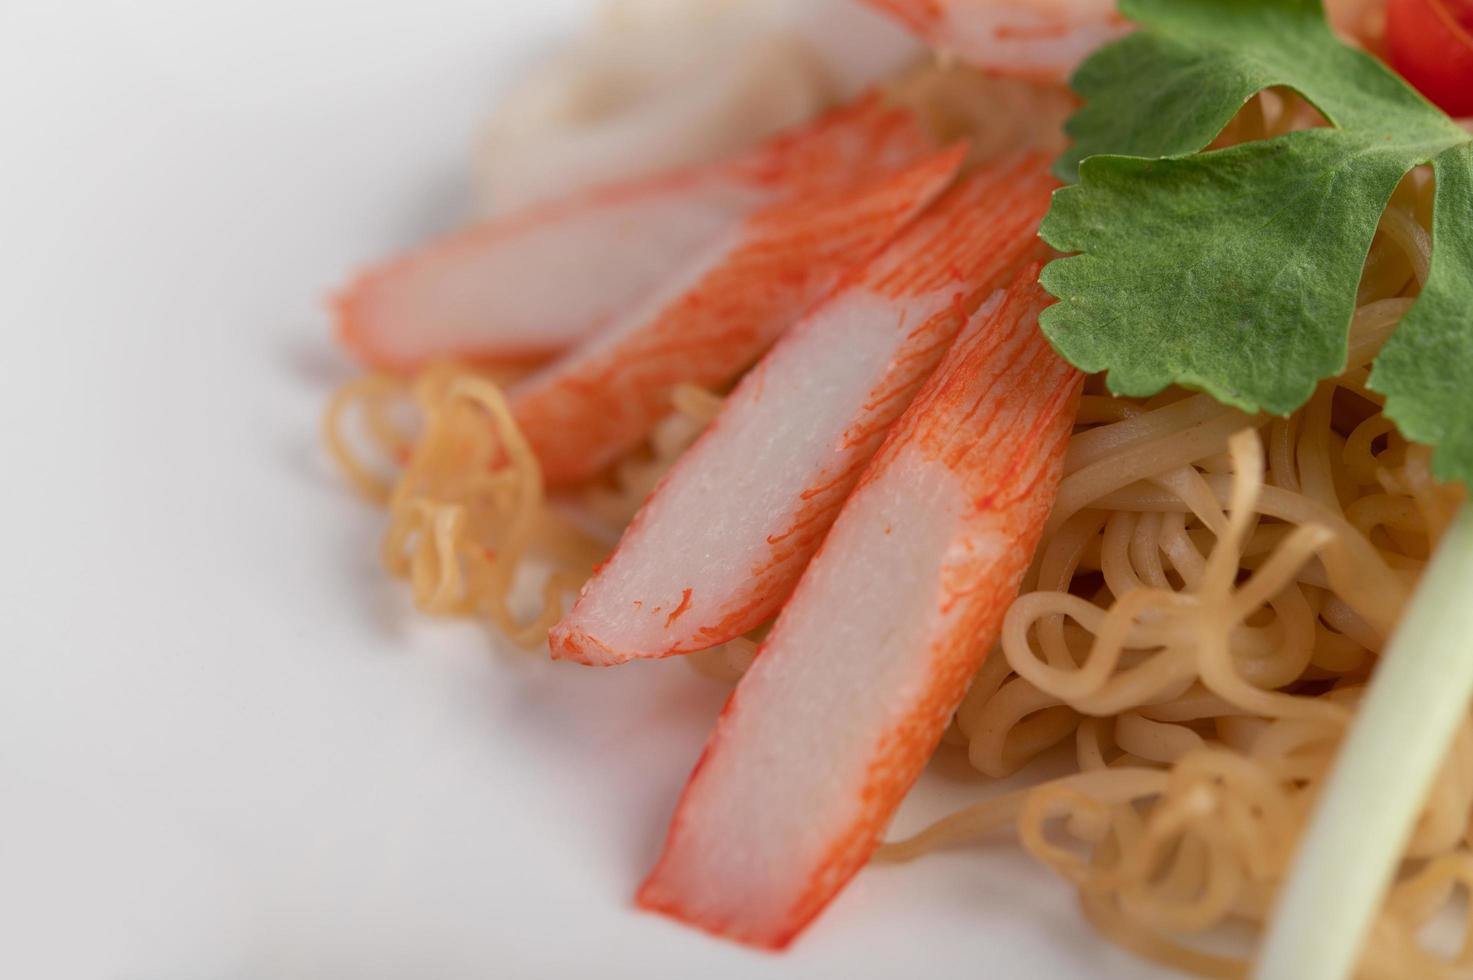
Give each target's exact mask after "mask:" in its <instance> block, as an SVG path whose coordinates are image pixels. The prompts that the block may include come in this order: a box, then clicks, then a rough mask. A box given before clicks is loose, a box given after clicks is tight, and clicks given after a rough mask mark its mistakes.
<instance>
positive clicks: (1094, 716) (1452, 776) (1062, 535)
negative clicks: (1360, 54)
mask: <svg viewBox="0 0 1473 980" xmlns="http://www.w3.org/2000/svg"><path fill="white" fill-rule="evenodd" d="M1428 183H1429V182H1428V181H1427V180H1426V179H1425V176H1423V175H1417V176H1415V177H1414V179H1409V181H1408V182H1407V183H1406V184H1405V185H1404V186H1403V188H1402V189H1400V190H1399V191H1398V193H1397V196H1396V197H1395V198H1394V199H1393V202H1392V205H1391V207H1390V208H1389V209H1388V211H1387V213H1386V216H1385V218H1384V219H1383V221H1382V223H1381V227H1380V234H1379V235H1378V236H1377V239H1376V241H1375V244H1374V246H1373V248H1372V251H1371V254H1370V256H1369V258H1368V260H1367V263H1366V272H1365V278H1364V281H1363V284H1362V288H1361V294H1360V306H1359V309H1358V311H1357V313H1356V316H1355V319H1354V322H1353V325H1352V331H1351V342H1350V347H1351V355H1350V360H1349V369H1348V370H1347V371H1346V372H1345V373H1344V374H1343V375H1341V376H1340V377H1339V378H1336V379H1334V380H1333V381H1328V382H1325V383H1324V384H1322V385H1321V386H1320V388H1319V390H1318V391H1317V392H1316V394H1315V395H1314V397H1313V398H1312V399H1311V401H1310V402H1309V403H1308V404H1307V405H1305V406H1304V407H1303V408H1302V409H1300V410H1299V411H1298V412H1296V413H1294V414H1293V415H1292V416H1290V417H1289V418H1287V419H1275V418H1267V417H1260V418H1250V417H1248V416H1246V415H1244V414H1242V413H1240V412H1237V411H1235V410H1233V409H1229V408H1225V407H1223V406H1221V405H1219V404H1218V403H1216V402H1215V401H1213V400H1212V399H1210V398H1208V397H1207V396H1205V395H1192V394H1190V393H1188V392H1184V391H1179V390H1177V391H1169V392H1166V393H1163V394H1162V395H1160V396H1157V397H1156V398H1153V399H1149V400H1139V399H1127V398H1117V397H1113V396H1110V395H1108V394H1106V393H1105V392H1104V390H1103V388H1102V386H1101V385H1100V383H1099V379H1098V378H1095V379H1091V381H1090V386H1089V387H1088V388H1087V389H1086V394H1085V396H1084V398H1083V401H1082V406H1081V409H1080V417H1079V420H1078V425H1077V428H1076V432H1075V436H1074V439H1073V441H1072V442H1071V444H1070V449H1069V453H1068V456H1067V457H1066V463H1065V476H1064V480H1063V483H1062V484H1061V486H1060V490H1059V498H1058V501H1057V503H1056V505H1055V509H1054V512H1053V515H1052V517H1051V519H1050V524H1049V529H1048V531H1047V532H1046V535H1045V540H1044V542H1043V544H1042V545H1041V547H1040V549H1039V552H1038V556H1037V558H1036V561H1035V564H1034V567H1033V569H1032V570H1031V572H1030V574H1029V578H1028V581H1027V583H1026V584H1025V588H1024V590H1023V594H1022V595H1021V596H1020V597H1019V598H1018V600H1017V601H1016V602H1015V603H1014V604H1013V606H1012V608H1011V609H1010V610H1009V612H1008V615H1007V618H1006V621H1005V624H1004V628H1003V635H1002V639H1001V644H1000V650H998V651H996V652H995V654H994V655H993V656H992V657H990V658H989V659H988V660H987V662H986V663H985V664H984V666H983V667H982V669H981V671H980V672H979V673H978V675H977V677H976V678H975V680H974V682H973V684H972V687H971V690H970V691H969V693H968V695H967V698H966V700H965V701H964V702H963V704H962V706H961V708H960V709H959V710H958V712H957V715H956V719H955V724H954V727H953V731H952V732H950V733H949V740H950V741H952V742H953V743H956V744H960V745H962V746H963V747H964V748H965V751H966V753H967V757H968V759H969V761H970V762H971V764H972V765H973V766H974V767H975V768H976V769H978V770H980V771H981V772H982V773H984V774H986V775H988V776H992V777H1002V776H1008V775H1012V774H1014V773H1016V772H1018V771H1020V770H1022V769H1024V768H1025V767H1026V766H1027V765H1028V764H1029V763H1030V762H1032V761H1034V760H1035V759H1037V758H1039V757H1040V756H1041V755H1043V754H1044V753H1045V752H1047V751H1048V750H1050V749H1051V748H1053V747H1054V746H1056V745H1059V744H1061V743H1072V748H1073V757H1074V761H1075V765H1076V766H1077V769H1078V772H1077V773H1076V774H1074V775H1069V776H1065V777H1063V778H1058V779H1054V780H1051V781H1049V782H1045V783H1043V784H1041V785H1039V786H1036V787H1034V788H1031V789H1028V790H1025V791H1022V792H1019V793H1014V794H1011V795H1009V796H1005V797H1001V798H998V799H994V800H990V801H987V802H985V803H983V804H980V805H978V806H976V807H973V808H971V809H969V810H966V811H963V812H962V813H959V814H956V815H954V816H952V817H950V818H948V819H946V820H943V821H941V822H940V823H938V824H936V825H934V826H933V827H931V828H930V829H928V830H927V831H925V832H923V833H922V834H920V835H919V836H917V837H915V838H912V839H910V840H908V841H904V842H901V843H897V844H891V845H889V846H887V848H886V849H884V850H883V851H882V852H881V855H880V856H881V858H882V859H889V860H905V859H909V858H912V857H915V856H917V855H919V854H921V853H924V852H926V851H929V850H932V849H935V848H937V847H941V846H944V845H948V844H951V843H954V842H956V841H959V840H963V839H968V838H972V837H976V836H980V835H984V834H988V833H990V832H993V831H995V830H998V829H1000V828H1003V827H1006V826H1016V829H1017V833H1018V835H1019V838H1020V840H1021V842H1022V844H1023V846H1024V847H1025V848H1027V849H1028V851H1029V852H1030V853H1032V854H1033V855H1034V856H1035V857H1037V858H1038V859H1039V860H1041V861H1042V862H1044V863H1045V864H1047V865H1048V866H1050V867H1051V868H1053V869H1054V870H1055V871H1057V872H1058V873H1059V874H1060V875H1062V876H1063V877H1065V878H1067V879H1068V880H1069V881H1070V882H1071V883H1072V884H1074V885H1075V887H1076V888H1077V889H1078V891H1079V895H1080V899H1081V901H1082V904H1083V907H1084V910H1085V912H1086V913H1087V915H1088V916H1089V918H1090V919H1091V921H1093V922H1094V923H1095V925H1096V926H1097V927H1098V928H1099V929H1100V930H1101V931H1102V932H1104V933H1105V934H1106V935H1107V936H1109V937H1110V938H1111V939H1113V940H1115V941H1116V942H1118V943H1120V944H1121V945H1123V946H1125V947H1127V948H1129V949H1132V950H1133V951H1135V952H1137V953H1139V954H1141V955H1144V956H1147V957H1149V958H1151V959H1154V960H1157V961H1159V962H1162V963H1166V964H1169V965H1171V966H1175V967H1178V968H1181V969H1184V970H1188V971H1191V972H1194V973H1197V974H1200V975H1204V976H1213V977H1237V976H1243V975H1245V974H1246V972H1247V963H1246V961H1244V960H1241V959H1237V958H1233V957H1228V956H1222V955H1218V954H1215V953H1213V952H1210V951H1208V950H1207V949H1205V948H1203V945H1204V944H1199V945H1196V946H1194V945H1192V944H1191V943H1190V941H1189V939H1188V937H1191V936H1193V935H1199V936H1200V935H1202V934H1206V933H1211V932H1213V931H1214V930H1218V929H1219V928H1220V927H1224V926H1241V925H1243V924H1247V925H1248V926H1250V927H1256V926H1261V925H1262V924H1263V923H1264V921H1265V920H1266V918H1267V917H1268V915H1269V914H1270V912H1271V907H1272V901H1273V897H1274V895H1275V892H1276V890H1277V887H1278V885H1279V884H1280V882H1281V881H1282V879H1283V877H1284V876H1285V874H1286V873H1287V870H1288V866H1289V863H1290V860H1291V858H1292V856H1293V853H1294V847H1295V844H1296V842H1297V840H1298V837H1299V834H1300V832H1301V830H1302V828H1303V827H1304V825H1305V822H1306V820H1307V818H1308V815H1309V812H1310V808H1311V806H1312V804H1313V801H1314V798H1315V795H1316V793H1317V791H1318V790H1319V788H1320V786H1321V784H1322V782H1323V780H1324V779H1325V777H1326V775H1327V772H1328V769H1329V767H1330V763H1331V761H1332V758H1333V754H1334V751H1335V748H1336V745H1337V744H1338V741H1339V739H1340V737H1341V736H1342V734H1343V733H1344V731H1345V729H1346V727H1347V725H1348V723H1349V722H1350V720H1351V718H1352V716H1353V714H1354V711H1355V707H1356V703H1357V701H1358V699H1359V697H1360V694H1361V692H1362V690H1363V689H1364V686H1365V684H1366V682H1367V680H1368V679H1369V677H1370V675H1371V672H1372V671H1373V669H1374V667H1375V663H1376V657H1377V656H1378V655H1379V654H1380V652H1381V650H1382V647H1383V646H1384V644H1385V642H1386V639H1387V637H1388V635H1389V633H1390V631H1391V630H1392V628H1393V627H1394V626H1395V624H1396V621H1397V619H1398V617H1399V616H1400V613H1401V611H1402V609H1403V607H1404V605H1405V604H1406V602H1407V599H1408V597H1409V596H1410V594H1411V590H1412V589H1413V588H1415V585H1416V582H1417V579H1418V576H1419V575H1420V573H1421V570H1422V568H1423V566H1424V565H1425V563H1426V561H1427V559H1428V557H1429V555H1430V553H1431V550H1432V548H1433V546H1434V545H1435V543H1436V541H1437V540H1438V538H1439V537H1440V536H1441V534H1442V532H1443V530H1444V529H1445V528H1446V526H1447V525H1448V523H1449V522H1450V520H1451V518H1452V515H1453V512H1454V510H1455V509H1456V506H1457V505H1458V503H1459V497H1460V495H1459V493H1458V492H1457V491H1455V490H1453V489H1451V488H1447V487H1442V486H1439V485H1438V484H1437V483H1436V482H1435V481H1433V479H1432V477H1431V475H1430V469H1429V463H1430V452H1429V450H1427V449H1426V448H1425V447H1423V446H1418V445H1413V444H1409V443H1408V442H1407V441H1406V440H1404V439H1403V438H1402V437H1401V436H1400V435H1399V434H1398V433H1397V431H1396V429H1395V427H1394V425H1393V424H1392V423H1391V422H1390V420H1389V419H1387V418H1386V417H1385V416H1384V415H1383V414H1382V413H1381V411H1380V405H1381V400H1380V398H1379V396H1377V395H1375V394H1374V393H1373V392H1370V391H1368V390H1367V388H1366V386H1365V385H1366V378H1367V375H1368V373H1369V372H1368V365H1369V363H1370V361H1371V360H1372V359H1373V358H1374V356H1375V353H1376V351H1377V350H1378V349H1379V347H1380V345H1381V343H1383V342H1384V341H1385V339H1386V338H1387V336H1389V334H1390V332H1391V331H1392V330H1393V329H1394V328H1395V326H1396V324H1397V322H1399V319H1400V317H1401V315H1402V314H1403V313H1405V312H1406V310H1408V309H1409V308H1410V306H1411V299H1410V297H1412V296H1414V295H1415V293H1416V289H1417V287H1418V284H1419V283H1420V281H1421V280H1422V279H1423V278H1424V277H1425V276H1426V273H1427V263H1428V257H1429V254H1430V242H1429V240H1428V237H1427V234H1426V232H1425V226H1424V222H1425V221H1426V220H1427V217H1426V212H1427V208H1428V204H1429V200H1430V194H1429V192H1430V188H1429V186H1428ZM998 654H1000V655H998ZM1470 821H1473V725H1470V724H1469V723H1468V722H1467V721H1465V723H1464V725H1463V727H1462V729H1461V730H1460V732H1459V734H1458V737H1457V740H1456V742H1455V744H1454V747H1453V749H1452V751H1451V753H1450V755H1449V757H1448V758H1447V759H1446V760H1445V762H1444V764H1443V768H1442V770H1441V773H1440V775H1439V778H1438V780H1437V783H1436V785H1435V788H1434V789H1433V792H1432V794H1431V797H1430V798H1429V799H1428V801H1427V803H1426V806H1425V809H1424V812H1423V814H1422V817H1421V820H1420V823H1419V824H1418V826H1417V828H1416V831H1415V833H1414V835H1413V838H1412V840H1411V841H1410V843H1409V845H1408V847H1407V849H1406V853H1405V859H1406V863H1405V865H1404V873H1403V876H1402V877H1401V879H1400V880H1399V881H1398V883H1397V884H1396V886H1395V888H1394V891H1393V892H1392V894H1391V896H1390V898H1389V900H1388V902H1387V904H1386V906H1385V908H1384V909H1383V911H1382V913H1381V915H1380V917H1379V919H1378V920H1377V922H1376V924H1375V926H1374V930H1373V933H1372V935H1371V937H1370V939H1369V942H1368V943H1367V948H1366V953H1365V957H1364V960H1363V962H1362V975H1363V976H1367V977H1419V978H1421V977H1428V978H1430V977H1441V976H1457V975H1467V971H1469V970H1473V931H1470V930H1469V928H1468V927H1469V925H1470V923H1468V922H1465V923H1464V933H1463V935H1464V939H1463V941H1462V944H1461V946H1460V947H1459V948H1458V949H1456V950H1455V951H1454V952H1453V954H1452V955H1451V956H1440V955H1436V954H1435V953H1434V952H1433V951H1431V950H1429V949H1427V948H1426V947H1424V945H1423V943H1422V940H1421V933H1422V931H1423V929H1424V927H1425V926H1426V925H1427V924H1428V923H1429V922H1431V921H1432V920H1434V919H1436V918H1438V917H1439V916H1440V915H1442V914H1443V913H1444V911H1445V910H1446V909H1448V908H1449V906H1450V902H1451V901H1452V899H1453V898H1454V895H1455V892H1456V891H1457V890H1458V889H1459V888H1461V889H1464V890H1473V851H1470V844H1473V822H1470ZM1345 857H1346V860H1354V859H1355V855H1353V854H1347V855H1346V856H1345ZM1466 908H1467V907H1466V905H1464V906H1463V909H1464V915H1465V917H1466V915H1467V914H1468V913H1467V911H1466Z"/></svg>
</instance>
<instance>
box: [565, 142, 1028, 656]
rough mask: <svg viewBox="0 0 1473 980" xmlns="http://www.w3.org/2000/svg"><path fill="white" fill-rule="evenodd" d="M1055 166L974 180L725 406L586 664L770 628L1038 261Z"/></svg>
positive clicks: (633, 538) (1023, 161)
mask: <svg viewBox="0 0 1473 980" xmlns="http://www.w3.org/2000/svg"><path fill="white" fill-rule="evenodd" d="M1047 170H1048V159H1047V157H1044V156H1039V155H1028V156H1021V157H1013V158H1010V159H1007V160H1003V161H999V162H995V163H993V164H991V165H989V166H986V167H982V168H979V169H976V170H974V171H972V172H971V173H970V174H968V175H967V176H966V177H964V178H962V180H961V181H960V182H959V183H958V184H957V185H956V186H955V187H953V188H952V189H951V190H949V191H948V192H947V193H946V194H945V196H943V197H942V198H941V199H939V200H938V201H937V202H936V203H935V204H933V205H932V206H931V207H930V208H928V209H927V210H926V212H925V214H924V215H922V216H921V217H920V218H919V219H917V220H916V222H915V223H914V224H912V225H911V226H910V227H909V228H907V229H906V230H905V231H904V232H902V233H901V235H900V236H899V237H898V238H896V239H895V241H893V242H892V243H891V244H890V245H888V246H887V247H886V248H885V250H884V251H883V252H881V253H880V254H879V255H878V256H876V257H875V258H874V259H872V260H871V261H870V262H869V263H867V264H866V265H864V266H863V267H861V268H859V269H857V270H855V271H854V272H853V273H851V274H850V275H848V276H846V277H845V280H844V282H843V284H842V285H841V286H840V287H839V288H838V289H836V290H835V291H834V293H833V294H832V295H831V296H830V297H828V298H827V299H826V300H825V301H824V302H822V303H821V304H819V305H818V306H817V307H815V308H814V309H813V310H812V311H811V312H810V313H809V314H808V315H807V316H806V317H805V318H804V319H803V321H802V322H801V323H799V324H798V325H797V326H795V327H794V328H793V329H792V330H790V331H789V332H788V333H787V334H785V335H784V336H783V338H782V340H780V341H779V342H778V344H777V345H776V346H775V347H773V349H772V350H771V351H770V352H769V353H768V354H767V356H766V357H765V358H763V360H762V361H761V363H759V364H758V365H757V367H756V368H754V369H753V370H752V371H751V372H750V373H748V374H747V376H746V377H745V378H744V379H743V380H742V382H741V384H739V385H738V386H737V388H736V390H735V391H733V392H732V394H731V395H730V396H729V397H728V398H727V399H726V402H725V405H724V406H723V408H722V411H721V413H720V414H719V415H718V416H717V417H716V419H715V421H714V422H713V423H712V425H711V427H710V428H709V429H708V430H707V432H706V434H705V435H704V436H703V437H702V438H701V440H700V441H699V442H698V443H697V444H696V445H695V446H694V447H693V448H691V449H690V450H689V451H688V452H687V453H686V454H685V455H684V456H683V457H682V458H681V460H680V462H679V463H677V464H676V467H675V469H674V471H673V472H672V473H671V474H670V475H669V476H668V477H667V478H666V479H665V480H664V481H663V482H662V484H661V485H660V487H659V488H658V490H656V492H655V494H654V495H653V496H652V497H651V498H650V499H649V501H648V502H647V503H646V504H645V506H644V508H643V509H642V510H641V512H640V514H639V515H638V516H637V517H636V518H635V520H634V522H633V524H632V525H631V526H630V528H629V530H628V531H627V532H626V533H625V535H624V538H623V540H622V541H621V542H620V544H619V547H618V549H617V550H616V551H615V552H614V554H613V556H612V557H611V558H610V559H609V560H608V561H607V562H606V563H605V564H604V565H603V566H602V567H601V569H600V570H599V572H598V573H597V574H596V575H595V576H594V577H593V578H592V579H591V580H590V581H589V582H588V583H587V585H585V586H584V588H583V591H582V594H581V595H580V596H579V599H578V602H577V604H576V605H575V606H574V607H573V609H572V611H571V612H570V613H569V615H568V616H567V618H566V619H564V621H563V622H562V623H560V624H559V625H558V626H557V627H556V628H555V629H554V630H553V631H552V635H551V644H552V651H553V654H554V655H555V656H561V657H569V658H571V659H575V660H579V661H582V662H584V663H591V664H600V665H603V664H612V663H621V662H623V661H626V660H630V659H633V658H636V657H657V656H667V655H670V654H677V653H688V652H691V651H694V650H700V649H704V648H706V647H710V646H714V645H716V644H718V643H724V642H726V641H727V640H730V639H732V638H733V637H735V636H739V635H741V634H742V633H745V632H746V631H748V630H750V629H752V628H753V627H756V626H758V625H760V624H762V623H765V622H767V621H768V620H769V619H771V618H772V616H773V615H774V614H776V612H777V610H778V607H779V606H780V605H781V604H782V602H783V600H784V599H786V598H787V596H788V594H789V593H790V592H791V591H792V588H793V585H794V583H796V582H797V580H798V576H799V575H801V574H802V571H803V568H804V566H805V565H807V563H808V559H809V558H810V557H811V556H812V555H813V552H814V550H815V549H817V547H818V545H819V542H820V541H822V540H823V536H824V534H825V532H827V531H828V528H829V525H830V524H832V523H833V519H834V517H835V516H836V515H837V513H838V509H839V507H840V505H841V504H842V503H843V502H844V499H845V497H847V496H848V495H849V491H850V490H852V489H853V487H854V484H855V481H857V480H858V479H859V474H860V472H861V471H862V470H863V469H864V467H865V465H866V464H867V463H868V462H869V460H870V458H871V457H872V456H873V455H874V452H875V450H876V449H878V448H879V445H880V442H881V440H883V439H884V437H885V433H886V431H887V430H888V429H889V427H890V424H891V423H892V422H894V421H895V419H896V418H897V417H898V416H899V415H900V413H901V412H902V411H904V409H905V407H906V406H907V405H908V404H909V403H910V400H911V398H912V397H913V396H914V395H915V392H916V390H917V389H918V388H919V387H920V385H921V383H922V382H923V381H925V379H926V377H927V376H928V375H929V374H930V372H931V370H932V369H933V368H935V366H936V363H937V362H938V361H939V360H940V359H941V356H942V355H943V354H944V353H945V352H946V348H947V346H948V345H949V344H950V343H951V341H952V340H953V338H955V336H956V334H957V331H958V330H960V329H961V327H962V325H963V324H964V323H965V322H966V321H967V318H968V317H969V316H970V315H971V314H972V313H973V312H974V311H975V310H976V309H977V307H978V305H979V304H980V303H981V302H982V301H983V300H984V299H985V298H986V297H987V296H988V295H989V294H990V293H991V292H992V291H993V290H995V289H996V288H997V287H998V286H999V285H1002V284H1003V283H1004V282H1005V281H1006V280H1007V278H1008V277H1009V276H1010V275H1011V273H1012V272H1014V271H1015V270H1016V268H1017V266H1018V265H1019V264H1020V263H1021V262H1022V261H1023V260H1024V259H1025V257H1026V256H1027V255H1028V254H1029V253H1030V252H1033V251H1035V250H1036V249H1037V248H1038V239H1037V234H1036V233H1037V229H1038V224H1039V222H1040V221H1041V220H1042V218H1043V215H1044V212H1045V211H1047V210H1048V205H1049V195H1050V192H1051V191H1052V190H1053V188H1054V186H1055V184H1054V181H1053V180H1052V179H1051V178H1050V177H1049V176H1048V174H1047Z"/></svg>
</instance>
